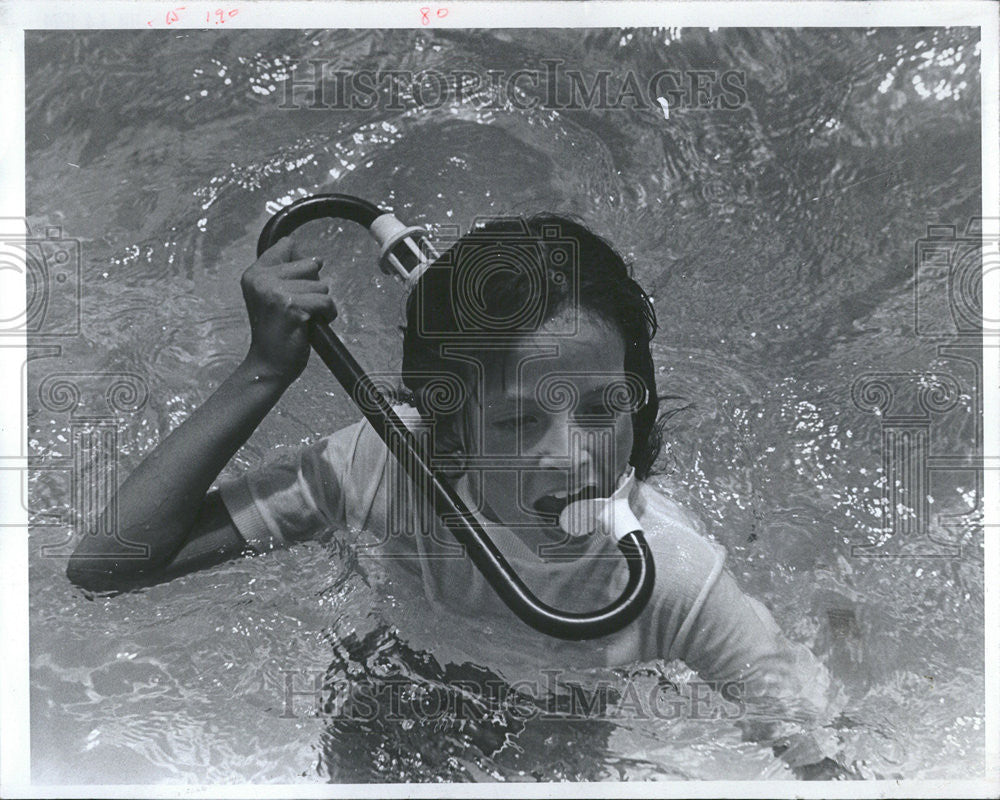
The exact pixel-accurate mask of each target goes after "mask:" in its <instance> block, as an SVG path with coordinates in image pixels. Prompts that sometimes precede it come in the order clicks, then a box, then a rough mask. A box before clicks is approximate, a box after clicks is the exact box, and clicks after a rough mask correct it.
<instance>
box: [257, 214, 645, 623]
mask: <svg viewBox="0 0 1000 800" xmlns="http://www.w3.org/2000/svg"><path fill="white" fill-rule="evenodd" d="M323 218H332V219H347V220H351V221H352V222H356V223H358V224H359V225H363V226H364V227H365V228H367V229H368V230H369V232H370V233H372V235H373V236H375V238H376V239H377V240H378V241H379V242H380V243H381V244H382V256H381V265H382V267H383V269H384V270H386V269H387V268H389V267H391V268H393V269H395V270H396V271H397V272H398V273H399V274H400V275H401V276H402V277H403V278H404V279H405V280H407V281H408V282H412V281H414V280H415V278H416V277H417V276H418V275H419V274H420V273H422V272H423V270H424V269H426V267H427V265H428V264H429V263H430V261H431V260H432V259H433V258H436V257H437V253H436V252H435V251H434V249H433V247H431V245H430V243H429V242H428V241H427V232H426V231H424V230H423V229H422V228H408V227H406V226H404V225H403V224H402V223H401V222H399V220H397V219H396V218H395V217H394V216H393V215H392V214H389V213H388V212H384V211H382V210H381V209H379V208H378V207H377V206H375V205H372V204H371V203H369V202H366V201H365V200H361V199H360V198H357V197H352V196H350V195H344V194H323V195H314V196H312V197H306V198H304V199H302V200H298V201H296V202H295V203H292V204H291V205H289V206H286V207H285V208H283V209H281V211H279V212H278V213H276V214H275V215H274V216H273V217H271V219H270V220H268V222H267V224H266V225H265V226H264V229H263V230H262V231H261V234H260V238H259V239H258V240H257V256H258V257H260V255H261V254H263V252H264V251H265V250H267V249H268V248H269V247H271V245H273V244H274V243H275V242H277V241H278V240H279V239H281V238H282V237H284V236H287V235H288V234H290V233H291V232H292V231H294V230H295V229H296V228H298V227H299V226H300V225H304V224H305V223H307V222H311V221H313V220H317V219H323ZM308 335H309V343H310V344H311V345H312V347H313V349H314V350H315V351H316V352H317V353H318V354H319V357H320V358H321V359H322V360H323V363H325V364H326V366H327V367H328V368H329V369H330V372H332V373H333V375H334V377H335V378H336V379H337V380H338V381H339V382H340V385H341V386H343V387H344V389H345V390H346V392H347V393H348V395H350V397H351V399H352V400H353V401H354V402H355V404H356V405H357V406H358V408H359V409H360V410H361V413H362V414H364V416H365V418H366V419H367V420H368V422H369V423H371V426H372V427H373V428H374V429H375V431H376V433H378V435H379V436H380V437H381V438H382V441H384V442H385V443H386V446H387V447H388V448H389V450H390V451H392V453H393V455H394V456H395V457H396V458H397V460H398V461H399V463H400V464H401V465H402V466H403V468H404V469H405V470H406V471H407V472H408V473H409V476H410V478H412V479H413V480H414V481H415V482H416V483H417V485H419V486H426V487H427V492H428V495H430V496H429V498H428V499H429V500H430V501H431V502H433V503H434V506H433V507H434V508H435V509H436V512H437V514H438V516H439V517H441V518H442V520H448V521H447V522H446V523H445V524H446V525H447V527H448V529H449V530H450V531H451V533H452V535H453V536H454V537H455V538H456V539H457V540H458V541H459V542H460V543H461V544H463V545H464V546H465V549H466V552H467V553H468V554H469V556H470V557H471V558H472V561H473V563H474V564H475V565H476V567H477V568H478V569H479V571H480V572H481V573H482V575H483V577H484V578H486V580H487V582H488V583H489V584H490V586H492V587H493V589H494V591H495V592H496V593H497V594H498V595H499V596H500V597H501V599H502V600H503V601H504V602H505V603H506V604H507V606H508V607H509V608H510V610H511V611H513V612H514V613H515V614H516V615H517V616H518V617H519V618H520V619H521V620H522V621H523V622H525V623H526V624H528V625H530V626H531V627H533V628H535V629H536V630H538V631H541V632H542V633H545V634H548V635H550V636H555V637H558V638H560V639H570V640H581V639H596V638H598V637H600V636H607V635H609V634H611V633H615V632H616V631H619V630H621V629H622V628H624V627H625V626H626V625H628V624H629V623H631V622H633V621H634V620H635V619H636V617H638V616H639V614H640V613H642V610H643V609H644V608H645V606H646V603H647V602H648V601H649V598H650V595H651V594H652V592H653V579H654V567H653V557H652V554H651V553H650V551H649V545H647V544H646V540H645V538H644V537H643V534H642V530H641V529H637V530H632V531H629V532H628V533H626V534H625V535H623V536H621V537H620V538H619V540H618V548H619V549H620V550H621V552H622V555H623V556H624V557H625V562H626V563H627V564H628V583H627V585H626V586H625V590H624V591H623V592H622V594H621V595H620V596H619V597H618V599H617V600H615V601H614V602H612V603H611V604H609V605H607V606H605V607H604V608H602V609H600V610H598V611H593V612H590V613H578V612H566V611H559V610H558V609H555V608H552V607H551V606H548V605H546V604H545V603H542V602H541V601H540V600H539V599H538V598H537V597H535V596H534V594H532V593H531V591H530V590H529V589H528V587H527V586H525V584H524V582H523V581H522V580H521V579H520V578H519V577H518V575H517V574H516V573H515V572H514V570H513V569H511V566H510V564H508V563H507V560H506V559H505V558H504V557H503V554H501V552H500V551H499V550H498V549H497V547H496V545H495V544H493V542H492V540H491V539H490V538H489V536H488V535H487V533H486V531H485V530H484V529H483V527H482V525H481V524H480V523H479V521H478V520H477V519H476V517H475V516H474V515H473V513H472V511H470V510H469V508H468V507H467V506H466V505H465V503H464V501H463V500H462V498H461V497H459V496H458V494H457V492H456V491H455V490H454V489H453V488H452V486H451V485H450V484H449V483H448V482H447V480H445V479H444V477H443V476H442V475H440V474H438V473H437V472H436V471H435V470H433V469H431V467H430V463H431V462H430V456H429V454H428V453H427V452H425V448H424V447H423V445H422V444H421V442H420V441H419V440H418V439H417V437H416V436H414V434H413V433H412V432H411V431H410V430H409V429H408V428H407V427H406V426H405V425H404V424H403V421H402V420H401V419H400V418H399V417H398V416H397V414H396V412H395V411H393V409H392V406H391V405H390V404H389V401H388V400H386V398H385V396H384V395H383V394H382V393H381V392H380V391H379V390H378V388H377V387H376V386H375V384H374V382H373V381H372V380H371V379H370V378H369V377H368V376H367V375H366V374H365V372H364V370H363V369H362V368H361V366H360V365H359V364H358V362H357V361H355V360H354V357H353V356H352V355H351V354H350V352H349V351H348V350H347V348H346V347H345V346H344V343H343V342H341V340H340V338H339V337H338V336H337V335H336V334H335V333H334V332H333V331H332V330H331V329H330V327H329V325H325V324H322V323H318V322H311V323H310V324H309V334H308ZM392 442H397V443H398V444H397V445H396V446H393V444H392ZM398 446H401V447H402V448H403V449H404V450H405V457H404V453H400V452H397V451H396V447H398Z"/></svg>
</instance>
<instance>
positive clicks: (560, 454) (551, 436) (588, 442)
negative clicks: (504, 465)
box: [537, 415, 614, 479]
mask: <svg viewBox="0 0 1000 800" xmlns="http://www.w3.org/2000/svg"><path fill="white" fill-rule="evenodd" d="M613 439H614V430H613V429H609V428H607V427H603V426H602V427H589V426H587V427H585V426H580V425H575V424H573V423H572V421H571V419H570V417H569V415H561V416H560V417H559V418H557V419H554V420H553V421H552V424H551V425H550V426H549V428H548V430H547V431H546V433H545V436H544V437H543V438H542V439H541V441H539V442H538V450H537V452H538V455H539V461H538V463H539V466H541V467H548V468H551V469H561V470H565V469H567V467H568V468H569V470H570V472H571V474H573V475H576V476H583V477H584V478H585V479H590V478H592V477H594V475H593V472H594V468H595V467H596V466H599V465H600V464H602V463H605V460H606V459H608V458H609V457H610V456H611V454H612V453H614V442H613Z"/></svg>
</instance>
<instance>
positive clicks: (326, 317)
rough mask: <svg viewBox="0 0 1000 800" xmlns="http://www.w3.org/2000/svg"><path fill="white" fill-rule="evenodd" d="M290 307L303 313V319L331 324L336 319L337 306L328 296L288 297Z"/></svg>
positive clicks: (316, 294) (317, 294) (305, 295)
mask: <svg viewBox="0 0 1000 800" xmlns="http://www.w3.org/2000/svg"><path fill="white" fill-rule="evenodd" d="M289 302H290V305H292V306H293V307H294V308H296V309H297V310H299V311H301V312H303V314H304V317H303V319H321V320H323V321H325V322H332V321H333V320H334V319H336V318H337V306H336V305H334V302H333V298H332V297H330V295H328V294H319V293H313V294H296V295H292V296H291V297H289Z"/></svg>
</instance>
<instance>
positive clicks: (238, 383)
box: [70, 356, 288, 577]
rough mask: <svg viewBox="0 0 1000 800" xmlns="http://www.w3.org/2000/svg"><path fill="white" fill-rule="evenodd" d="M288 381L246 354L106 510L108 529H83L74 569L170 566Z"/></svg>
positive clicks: (121, 571) (126, 570) (127, 570)
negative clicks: (215, 485)
mask: <svg viewBox="0 0 1000 800" xmlns="http://www.w3.org/2000/svg"><path fill="white" fill-rule="evenodd" d="M287 387H288V381H287V379H285V378H281V377H275V376H273V375H272V374H269V373H268V372H267V371H266V370H264V369H262V368H260V367H259V366H258V365H257V364H256V362H255V361H254V360H253V359H252V358H251V357H250V356H248V357H247V358H246V359H244V361H243V362H242V363H241V364H240V365H239V367H237V368H236V370H235V371H234V372H233V373H232V375H230V376H229V377H228V378H227V379H226V380H225V381H224V382H223V383H222V385H221V386H219V388H218V389H216V391H215V392H214V393H213V394H212V395H211V397H209V398H208V399H207V400H206V401H205V402H204V403H203V404H202V405H201V406H200V407H199V408H198V409H197V410H195V412H194V413H193V414H191V416H190V417H189V418H188V419H187V420H185V421H184V422H183V423H182V424H181V425H180V426H179V427H178V428H177V429H175V430H174V431H173V432H171V433H170V435H169V436H167V438H166V439H164V440H163V441H162V442H161V443H160V444H159V445H158V446H157V447H156V449H155V450H153V452H152V453H150V454H149V455H148V456H147V457H146V458H145V459H144V460H143V461H142V463H141V464H140V465H139V466H138V467H137V468H136V469H135V471H134V472H132V474H131V475H129V477H128V478H127V479H126V480H125V482H124V483H123V484H122V485H121V487H120V488H119V490H118V492H117V498H116V501H112V504H111V505H110V506H109V508H108V509H105V511H104V514H103V518H102V520H101V525H100V526H99V531H102V532H105V533H103V535H102V534H100V533H94V532H88V533H86V534H84V536H83V539H82V540H81V541H80V542H79V543H78V545H77V548H76V551H75V552H74V554H73V556H72V558H71V562H70V569H71V570H73V569H76V570H81V571H87V572H101V573H106V574H109V575H115V576H117V577H128V576H130V575H138V574H143V573H148V572H151V571H156V570H157V569H159V568H161V567H163V566H165V565H166V564H167V563H168V562H169V560H170V559H171V558H172V557H173V555H174V554H175V553H176V552H177V551H178V550H179V549H180V547H181V546H182V545H183V544H184V542H185V540H186V538H187V536H188V534H189V532H190V530H191V527H192V525H193V524H194V521H195V519H196V517H197V515H198V512H199V510H200V509H201V506H202V501H203V500H204V498H205V495H206V493H207V492H208V489H209V488H210V487H211V485H212V482H213V481H214V480H215V479H216V477H218V475H219V473H220V472H221V471H222V468H223V467H224V466H225V465H226V464H227V463H228V462H229V459H230V458H232V457H233V455H234V454H235V453H236V451H237V450H239V448H240V447H241V446H242V445H243V443H244V442H246V440H247V439H249V438H250V435H251V434H252V433H253V431H254V430H255V429H256V427H257V426H258V425H259V424H260V422H261V420H262V419H264V417H265V416H266V415H267V413H268V412H269V411H270V410H271V408H272V407H273V406H274V405H275V403H277V401H278V399H279V398H280V397H281V395H282V393H283V392H284V390H285V389H286V388H287ZM115 502H116V503H117V526H115V527H116V530H113V531H112V530H111V528H110V526H109V523H113V521H114V516H115V514H114V506H115ZM137 556H138V557H137Z"/></svg>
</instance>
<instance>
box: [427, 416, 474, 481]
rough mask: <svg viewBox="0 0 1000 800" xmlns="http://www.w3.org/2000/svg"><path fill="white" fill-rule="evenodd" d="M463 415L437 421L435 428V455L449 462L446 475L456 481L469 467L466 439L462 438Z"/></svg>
mask: <svg viewBox="0 0 1000 800" xmlns="http://www.w3.org/2000/svg"><path fill="white" fill-rule="evenodd" d="M461 417H462V414H461V413H459V414H452V415H450V416H448V417H444V418H442V419H439V420H438V421H437V424H436V425H435V426H434V453H435V454H436V455H437V456H438V457H439V458H441V457H443V458H446V459H447V460H448V464H447V466H446V467H445V468H444V473H445V475H446V476H447V477H449V478H451V479H454V478H457V477H458V476H460V475H461V474H462V473H463V472H465V470H466V468H467V466H468V460H467V458H466V456H467V454H468V449H467V448H466V445H465V441H464V437H463V436H462V428H463V424H462V419H461Z"/></svg>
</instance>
